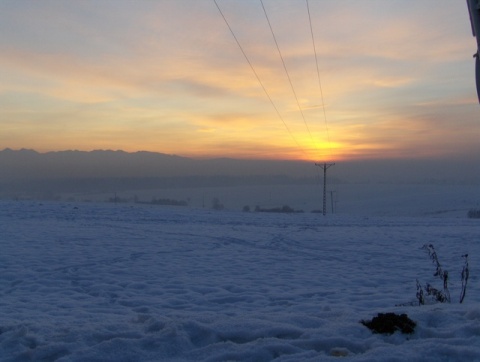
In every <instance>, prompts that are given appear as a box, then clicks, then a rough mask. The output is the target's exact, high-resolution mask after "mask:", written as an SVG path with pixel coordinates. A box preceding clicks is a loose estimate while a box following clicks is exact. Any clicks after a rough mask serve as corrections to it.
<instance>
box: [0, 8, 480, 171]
mask: <svg viewBox="0 0 480 362" xmlns="http://www.w3.org/2000/svg"><path fill="white" fill-rule="evenodd" d="M217 4H218V6H219V8H220V9H221V11H222V14H223V15H224V16H225V20H227V22H228V25H229V26H230V27H231V29H232V31H233V33H234V34H235V36H236V38H237V40H238V42H239V43H240V44H241V46H242V48H243V51H244V52H245V54H246V55H247V57H248V58H249V61H251V64H252V66H253V68H254V70H255V72H256V74H255V73H254V72H253V71H252V69H251V67H250V66H249V64H248V62H247V61H246V59H245V57H244V56H243V55H242V50H241V49H239V47H238V45H237V44H236V41H235V39H234V37H233V36H232V34H231V32H230V30H229V28H228V26H227V24H226V22H225V20H224V19H223V18H222V14H221V13H220V12H219V9H218V8H217V7H216V4H215V2H214V1H211V0H198V1H188V0H179V1H161V2H151V1H137V2H129V1H124V0H120V1H111V0H104V1H101V2H98V1H90V0H87V1H82V2H58V1H51V0H45V1H42V2H35V1H22V2H18V1H10V0H6V1H2V2H1V3H0V51H1V52H2V57H1V58H0V78H1V79H2V81H1V84H0V127H1V129H2V132H1V133H0V148H1V149H4V148H11V149H21V148H25V149H35V150H37V151H38V152H48V151H62V150H72V149H73V150H75V149H76V150H80V151H91V150H96V149H102V150H108V149H113V150H124V151H126V152H136V151H142V150H143V151H149V152H158V153H164V154H172V155H179V156H183V157H190V158H223V157H227V158H235V159H277V160H305V161H309V162H311V161H324V160H334V161H344V162H353V161H358V160H363V161H365V160H380V159H383V160H385V162H388V160H404V161H408V160H419V161H422V160H432V161H434V162H441V161H442V160H462V159H468V160H470V162H472V160H473V159H474V157H475V155H479V154H480V144H479V142H478V139H479V135H480V123H479V118H480V117H479V115H480V109H479V107H478V104H477V99H476V91H475V84H474V61H473V59H472V54H473V53H474V51H475V49H476V44H475V38H474V37H473V36H472V34H471V29H470V21H469V18H468V9H467V6H466V4H464V3H463V2H461V3H460V2H458V1H456V0H442V1H439V2H436V4H437V6H432V3H431V1H429V0H419V1H415V2H410V3H407V4H406V3H405V2H404V1H398V0H389V1H385V2H379V1H372V0H365V1H362V2H356V3H355V2H351V3H349V4H348V6H346V5H345V4H343V3H339V2H338V1H333V0H331V1H330V0H325V1H308V2H307V1H300V0H281V1H280V0H276V1H272V0H264V1H263V4H262V2H260V1H253V0H252V1H243V2H239V1H232V0H217ZM262 5H263V6H262ZM309 13H310V15H311V17H310V19H311V20H312V23H311V24H312V29H310V26H309V24H310V23H309ZM266 14H267V16H268V18H267V17H266V16H265V15H266ZM269 22H270V23H269ZM270 26H271V29H272V30H273V32H274V35H275V39H274V38H273V37H272V32H271V30H270ZM311 30H313V39H314V42H315V49H316V54H315V52H314V47H313V43H312V34H311ZM275 41H277V43H278V49H277V47H276V44H275ZM278 50H280V51H281V54H282V56H283V61H284V62H285V64H284V65H285V68H287V70H288V74H287V73H285V70H284V67H283V64H282V58H281V57H280V56H279V52H278ZM315 55H317V59H318V63H316V59H315ZM317 65H318V75H320V83H321V89H319V81H318V77H317ZM256 75H258V78H259V79H260V80H261V82H262V84H260V83H259V81H258V79H257V78H256ZM290 82H291V83H290ZM262 85H263V86H264V87H265V90H266V92H267V93H268V95H269V96H270V97H271V99H272V103H273V104H274V105H275V107H277V109H278V113H277V112H276V109H275V107H273V106H272V103H271V102H270V101H269V99H268V97H267V96H266V94H265V92H264V91H263V89H262ZM292 88H293V89H294V90H295V93H293V92H292ZM296 98H297V99H296ZM297 101H298V102H297ZM299 109H301V110H302V112H303V115H304V117H302V112H300V111H299Z"/></svg>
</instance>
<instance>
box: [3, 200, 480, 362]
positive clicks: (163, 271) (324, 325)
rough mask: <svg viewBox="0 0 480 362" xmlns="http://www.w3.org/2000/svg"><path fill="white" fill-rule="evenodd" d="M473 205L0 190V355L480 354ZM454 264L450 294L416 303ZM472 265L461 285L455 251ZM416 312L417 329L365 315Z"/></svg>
mask: <svg viewBox="0 0 480 362" xmlns="http://www.w3.org/2000/svg"><path fill="white" fill-rule="evenodd" d="M479 231H480V226H479V222H478V220H474V219H468V218H466V216H462V217H451V216H448V215H446V216H445V215H444V216H442V217H439V216H438V215H436V216H432V215H430V216H425V215H423V216H418V217H404V216H402V217H400V216H369V217H365V216H361V215H359V216H355V215H353V216H352V215H328V216H327V217H323V216H322V215H319V214H311V213H301V214H269V213H253V212H252V213H244V212H239V211H238V212H237V211H213V210H206V209H195V208H175V207H160V206H150V205H138V204H135V205H134V204H124V205H123V204H118V205H114V204H102V203H80V202H78V203H66V202H42V203H40V202H35V201H1V202H0V245H1V252H0V360H1V361H32V360H35V361H36V360H42V361H165V360H168V361H271V360H275V361H319V360H321V361H338V360H339V359H341V360H342V361H343V360H344V361H406V360H408V361H467V360H468V361H480V304H479V300H480V286H479V283H478V281H479V278H478V275H479V271H478V264H479V255H480V240H479V235H480V232H479ZM425 243H432V244H433V245H434V246H435V249H436V251H437V253H438V257H439V260H440V262H441V263H442V267H443V268H444V269H446V270H448V271H449V272H450V284H449V288H450V293H451V295H452V303H450V304H431V305H423V306H417V305H408V303H409V302H415V301H416V298H415V293H416V279H419V281H420V282H421V283H425V282H432V283H433V284H434V285H437V286H440V285H441V281H439V280H436V279H435V278H434V276H433V272H434V269H435V268H434V265H433V264H432V263H431V261H430V260H429V258H428V254H427V253H426V252H425V251H424V250H421V247H422V245H424V244H425ZM465 253H468V254H469V263H470V280H469V284H468V286H467V292H466V297H465V301H464V303H463V304H459V303H458V297H459V295H460V290H461V280H460V272H461V270H462V267H463V258H462V257H461V255H463V254H465ZM384 312H395V313H406V314H407V315H408V316H409V317H410V318H411V319H413V320H414V321H415V322H416V323H417V327H416V329H415V332H414V333H413V334H412V335H405V334H401V333H399V332H396V333H394V334H393V335H381V334H373V333H372V332H371V331H370V330H369V329H367V328H366V327H365V326H363V325H362V324H361V323H360V320H364V319H365V320H366V319H371V318H373V317H374V316H376V315H377V314H378V313H384Z"/></svg>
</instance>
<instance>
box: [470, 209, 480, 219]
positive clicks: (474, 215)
mask: <svg viewBox="0 0 480 362" xmlns="http://www.w3.org/2000/svg"><path fill="white" fill-rule="evenodd" d="M468 217H469V218H470V219H480V209H470V210H469V211H468Z"/></svg>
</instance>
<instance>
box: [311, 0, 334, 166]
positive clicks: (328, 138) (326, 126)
mask: <svg viewBox="0 0 480 362" xmlns="http://www.w3.org/2000/svg"><path fill="white" fill-rule="evenodd" d="M305 1H306V3H307V12H308V22H309V24H310V34H311V35H312V44H313V52H314V54H315V65H316V67H317V79H318V87H319V89H320V97H321V101H322V109H323V118H324V120H325V129H326V132H327V141H328V147H329V151H330V157H332V145H331V142H330V133H329V130H328V122H327V113H326V111H325V102H324V98H323V88H322V82H321V80H320V70H319V67H318V56H317V47H316V46H315V36H314V35H313V26H312V17H311V15H310V6H309V3H308V0H305Z"/></svg>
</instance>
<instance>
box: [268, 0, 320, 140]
mask: <svg viewBox="0 0 480 362" xmlns="http://www.w3.org/2000/svg"><path fill="white" fill-rule="evenodd" d="M260 3H261V4H262V8H263V12H264V13H265V18H266V19H267V22H268V26H269V28H270V31H271V33H272V36H273V40H274V42H275V45H276V47H277V50H278V55H279V56H280V59H281V60H282V64H283V69H284V70H285V74H286V75H287V78H288V82H289V83H290V87H291V88H292V92H293V95H294V96H295V100H296V102H297V106H298V109H299V111H300V114H301V115H302V118H303V122H304V123H305V127H306V128H307V131H308V134H309V135H310V139H311V140H312V143H313V144H314V145H316V144H315V141H314V140H313V137H312V133H311V132H310V128H308V124H307V120H306V119H305V115H304V114H303V110H302V107H301V106H300V102H299V100H298V97H297V92H296V91H295V88H294V87H293V83H292V79H291V78H290V74H289V73H288V70H287V66H286V65H285V60H284V58H283V55H282V52H281V51H280V47H279V46H278V42H277V38H276V36H275V33H274V31H273V28H272V24H271V23H270V19H269V18H268V15H267V10H266V9H265V6H264V5H263V0H260Z"/></svg>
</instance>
